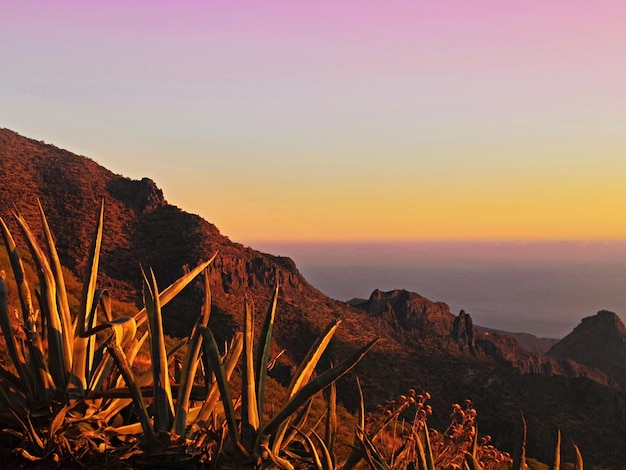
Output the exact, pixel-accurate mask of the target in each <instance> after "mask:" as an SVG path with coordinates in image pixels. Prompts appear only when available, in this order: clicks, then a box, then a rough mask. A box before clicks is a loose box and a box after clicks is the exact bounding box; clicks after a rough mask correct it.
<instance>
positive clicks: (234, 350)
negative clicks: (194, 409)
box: [187, 329, 243, 438]
mask: <svg viewBox="0 0 626 470" xmlns="http://www.w3.org/2000/svg"><path fill="white" fill-rule="evenodd" d="M200 330H201V332H202V329H200ZM203 336H205V333H203ZM204 346H205V347H206V350H207V351H206V353H205V355H206V356H207V357H208V356H210V352H209V348H208V347H207V343H206V339H205V341H204ZM242 352H243V334H242V333H237V334H236V335H235V338H234V339H233V341H232V343H231V346H230V348H229V349H228V351H227V353H226V357H225V358H224V360H223V364H224V373H225V379H226V382H227V383H228V381H229V380H230V377H231V375H232V373H233V371H234V370H235V367H236V366H237V363H238V362H239V358H240V357H241V353H242ZM218 355H219V352H218ZM211 370H212V367H211V362H210V361H209V367H208V368H207V370H206V372H205V373H206V374H207V376H208V377H210V376H211V375H212V374H213V373H212V372H211ZM219 397H220V388H219V386H218V383H217V380H215V381H214V382H213V383H212V384H211V388H210V390H209V393H208V395H207V398H206V399H205V400H204V403H203V404H202V407H201V409H200V411H199V412H198V414H197V416H196V419H195V421H194V424H193V426H194V429H193V430H191V431H189V432H187V436H188V438H191V437H192V436H193V434H194V432H195V431H196V430H197V429H198V428H200V427H201V426H204V423H206V421H207V420H208V419H209V416H210V415H211V413H213V412H214V410H215V405H216V403H217V400H218V398H219Z"/></svg>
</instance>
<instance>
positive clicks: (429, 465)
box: [423, 423, 435, 470]
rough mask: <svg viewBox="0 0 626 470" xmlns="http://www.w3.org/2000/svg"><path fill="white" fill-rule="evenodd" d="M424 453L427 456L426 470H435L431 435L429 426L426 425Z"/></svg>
mask: <svg viewBox="0 0 626 470" xmlns="http://www.w3.org/2000/svg"><path fill="white" fill-rule="evenodd" d="M423 431H424V453H425V455H426V468H427V469H428V470H435V459H434V458H433V449H432V448H431V446H430V435H429V433H428V426H427V425H426V423H424V427H423Z"/></svg>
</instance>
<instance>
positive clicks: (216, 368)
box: [200, 328, 241, 447]
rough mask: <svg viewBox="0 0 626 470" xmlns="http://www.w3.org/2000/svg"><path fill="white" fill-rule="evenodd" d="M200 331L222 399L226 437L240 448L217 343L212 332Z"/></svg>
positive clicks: (228, 387)
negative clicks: (226, 428) (226, 430)
mask: <svg viewBox="0 0 626 470" xmlns="http://www.w3.org/2000/svg"><path fill="white" fill-rule="evenodd" d="M200 331H201V332H202V335H203V336H204V342H205V344H206V346H207V354H208V358H209V361H210V363H211V368H212V369H213V373H214V374H215V381H216V382H217V385H218V387H219V390H220V395H221V397H222V404H223V405H224V413H225V414H226V424H227V426H228V435H229V436H230V439H231V440H232V442H233V445H234V446H236V447H238V446H241V443H240V441H239V433H238V430H237V420H236V418H235V409H234V407H233V398H232V395H231V393H230V384H229V383H228V377H227V375H226V370H225V368H224V363H223V362H222V358H221V356H220V352H219V349H218V348H217V343H216V342H215V338H214V337H213V332H211V330H210V329H209V328H200Z"/></svg>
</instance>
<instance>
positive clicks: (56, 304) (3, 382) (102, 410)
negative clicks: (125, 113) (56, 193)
mask: <svg viewBox="0 0 626 470" xmlns="http://www.w3.org/2000/svg"><path fill="white" fill-rule="evenodd" d="M39 210H40V216H41V222H42V227H43V231H44V236H45V241H46V248H47V250H46V251H44V249H42V248H41V246H40V245H39V243H38V242H37V240H36V238H35V236H34V235H33V232H32V230H31V229H30V228H29V226H28V224H27V223H26V221H25V220H24V218H23V217H22V216H21V215H20V214H19V212H17V211H14V216H15V219H16V221H17V223H18V226H19V228H20V229H21V232H22V234H23V236H24V238H25V240H26V242H27V245H28V248H29V250H30V253H31V255H32V258H33V261H34V264H35V267H36V271H37V275H38V280H39V284H38V285H37V286H36V289H35V295H36V298H37V302H38V306H39V309H35V307H34V305H33V302H32V297H31V288H30V286H29V283H28V281H27V279H26V276H25V273H24V265H23V262H22V259H21V257H20V254H19V252H18V249H17V245H16V243H15V241H14V238H13V236H12V234H11V233H10V231H9V229H8V227H7V225H6V224H5V222H4V220H2V219H0V228H1V230H2V235H3V238H4V242H5V246H6V249H7V252H8V254H9V259H10V261H11V266H12V270H13V274H14V277H15V281H16V285H17V290H18V296H19V301H20V305H21V310H22V319H21V320H22V321H21V328H22V329H23V331H24V336H25V340H23V341H22V340H21V339H20V338H18V337H16V335H15V334H14V329H13V325H12V324H11V320H10V316H9V309H8V305H7V295H6V284H5V282H4V280H5V276H6V273H5V272H4V271H2V276H0V328H1V329H2V333H3V336H4V339H5V342H6V348H7V351H8V353H9V357H10V359H11V361H12V364H13V368H12V369H11V368H8V367H5V366H2V365H0V408H1V409H2V411H3V413H2V421H3V424H4V425H5V426H9V429H11V430H12V431H11V432H12V433H13V434H14V435H17V436H18V437H21V438H22V439H23V440H24V441H26V442H28V443H29V444H30V445H31V450H33V449H34V454H31V453H30V452H29V451H28V450H26V449H22V455H24V456H25V457H27V458H31V459H35V458H43V457H46V456H47V455H49V454H50V453H51V452H53V450H51V449H52V447H54V445H53V443H54V442H55V439H56V437H57V436H55V435H56V433H58V432H62V431H63V430H66V424H68V423H77V422H81V423H82V424H81V425H82V426H83V429H82V431H83V432H81V433H79V434H81V435H82V436H83V437H85V435H87V434H88V433H86V432H85V429H84V426H86V424H85V421H86V420H89V421H90V423H91V429H92V430H93V431H94V432H96V430H98V428H99V424H97V423H108V422H110V421H111V420H112V419H113V418H114V417H116V416H117V415H119V412H120V411H121V410H122V409H123V408H125V407H126V406H127V405H128V404H129V403H132V397H133V394H135V397H136V398H137V399H139V398H140V397H142V396H143V395H142V394H143V391H142V390H141V387H147V386H150V385H152V384H157V386H154V392H153V394H154V396H155V397H156V399H157V400H158V403H159V404H161V402H162V401H163V400H164V399H165V400H167V396H168V395H167V390H166V392H165V398H164V397H163V395H162V394H161V387H165V386H166V385H164V384H165V383H166V382H164V381H163V375H164V374H165V371H166V368H167V363H166V361H167V357H168V355H167V354H161V353H163V352H164V351H165V349H164V345H163V334H162V326H161V325H162V323H161V318H160V307H161V306H162V305H165V304H166V303H168V302H169V301H170V300H171V299H172V298H173V297H175V296H176V295H177V294H178V293H179V292H180V291H181V290H182V289H183V288H184V287H185V286H186V285H188V284H189V283H190V282H191V281H192V280H193V279H194V278H195V277H196V276H197V275H198V274H200V273H201V272H202V271H204V270H205V269H206V268H207V267H208V266H209V265H210V264H211V262H212V261H213V259H214V258H215V256H214V257H213V258H211V259H210V260H208V261H206V262H203V263H201V264H200V265H199V266H198V267H196V268H195V269H194V270H192V271H190V272H189V273H187V274H185V275H184V276H183V277H181V278H180V279H178V280H177V281H176V282H174V283H173V284H172V285H171V286H170V287H168V288H167V289H165V290H164V291H163V293H161V294H159V295H157V296H154V287H152V290H150V289H151V286H150V285H148V284H147V282H148V281H147V278H146V276H145V275H144V283H145V285H146V289H145V291H148V294H147V295H146V299H147V300H146V308H145V309H143V310H141V311H140V312H138V313H137V314H136V315H135V316H134V317H129V316H127V317H119V318H113V314H112V311H111V301H110V297H109V294H108V292H107V291H106V290H102V289H97V288H96V279H97V271H98V264H99V252H100V245H101V240H102V225H103V213H104V204H103V205H102V206H101V208H100V212H99V216H98V220H97V224H96V231H95V234H94V237H93V241H92V244H91V248H90V252H89V257H88V263H87V266H88V268H87V270H86V274H85V279H84V283H83V291H82V296H81V301H80V306H79V309H78V313H77V314H76V315H75V316H74V317H73V318H72V316H71V314H70V308H69V303H68V296H67V292H66V288H65V282H64V278H63V272H62V269H61V264H60V262H59V257H58V254H57V250H56V247H55V245H54V242H53V235H52V233H51V231H50V228H49V226H48V223H47V220H46V217H45V214H44V211H43V209H42V208H41V205H39ZM205 278H206V275H205ZM152 281H153V285H155V283H154V278H153V279H152ZM205 283H208V281H205ZM150 292H152V293H150ZM207 292H208V289H207ZM207 295H209V296H210V293H208V294H207ZM209 305H210V300H209ZM209 308H210V307H209ZM98 312H101V314H102V316H103V317H104V318H105V320H106V321H105V322H104V323H102V324H100V325H97V324H96V323H97V319H98ZM157 315H158V316H157ZM204 318H205V320H207V319H208V315H207V314H205V315H204ZM146 320H150V323H151V328H149V331H150V332H155V333H154V334H152V336H151V351H152V352H153V360H154V362H153V363H154V364H157V367H156V368H155V367H152V369H151V370H152V373H151V375H150V374H144V375H142V376H141V377H138V378H136V379H135V378H134V377H132V376H131V375H130V374H132V370H131V365H132V363H133V361H134V358H135V357H136V355H137V352H138V351H139V348H140V346H141V344H142V343H143V342H144V341H145V339H146V338H147V337H148V332H146V333H144V334H143V335H139V336H138V329H137V328H138V327H139V326H140V325H141V324H142V323H144V322H145V321H146ZM204 324H206V323H204ZM105 329H109V330H110V333H109V335H107V336H105V337H104V339H103V340H100V341H98V339H97V337H96V336H95V333H97V332H99V331H102V330H105ZM197 337H199V335H198V334H196V338H197ZM157 352H158V355H157V356H155V354H157ZM171 353H172V352H170V357H171ZM196 355H197V351H196ZM155 357H156V359H155ZM191 362H193V361H191ZM114 365H117V367H114ZM193 372H194V374H195V370H194V371H193ZM131 377H132V378H133V380H131V381H130V382H129V381H128V380H127V379H129V378H131ZM124 381H125V383H126V384H127V385H128V390H127V391H126V394H124V391H123V390H122V391H120V390H119V385H120V384H121V383H122V382H124ZM167 383H169V382H167ZM190 392H191V390H190V389H189V390H186V391H185V392H184V393H183V395H182V396H181V400H180V403H181V404H180V405H179V407H178V409H182V408H184V407H185V405H184V403H185V394H186V396H187V398H188V395H189V394H190ZM170 402H171V400H170ZM155 409H156V408H155ZM143 411H145V409H140V411H139V419H140V421H142V420H143V421H146V423H147V421H150V422H152V421H155V418H156V424H155V429H156V430H157V431H161V430H163V427H164V426H165V427H167V426H169V425H170V421H169V420H170V417H168V416H166V417H165V421H164V418H163V417H162V416H161V415H159V416H158V417H155V418H152V417H151V418H149V419H146V416H145V415H144V414H143V413H142V412H143ZM40 422H43V424H40ZM16 429H17V430H16ZM19 429H21V432H20V431H18V430H19ZM167 430H168V431H169V428H168V429H167ZM100 437H101V438H102V439H105V436H104V435H101V436H100ZM150 437H152V434H148V438H150ZM51 446H52V447H51ZM69 448H70V449H71V446H70V447H69Z"/></svg>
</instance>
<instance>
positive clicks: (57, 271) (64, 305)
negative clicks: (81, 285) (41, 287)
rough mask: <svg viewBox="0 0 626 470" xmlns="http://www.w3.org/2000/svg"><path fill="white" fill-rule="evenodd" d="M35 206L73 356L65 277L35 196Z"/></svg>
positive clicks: (68, 344) (41, 208) (42, 211)
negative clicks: (37, 209)
mask: <svg viewBox="0 0 626 470" xmlns="http://www.w3.org/2000/svg"><path fill="white" fill-rule="evenodd" d="M37 206H38V207H39V216H40V218H41V226H42V228H43V233H44V237H45V240H46V244H47V246H48V253H49V255H50V267H51V269H52V272H53V274H54V279H55V281H56V286H57V300H58V303H59V313H60V318H61V326H62V330H63V337H64V342H65V345H66V347H68V348H69V350H68V352H69V356H70V358H72V357H73V352H72V348H73V346H74V344H73V342H74V339H73V338H72V318H71V315H70V306H69V302H68V300H67V291H66V289H65V277H64V276H63V270H62V269H61V261H60V260H59V254H58V253H57V249H56V245H55V243H54V237H53V236H52V231H51V230H50V226H49V225H48V219H47V218H46V214H45V213H44V210H43V207H42V206H41V201H40V200H39V198H37Z"/></svg>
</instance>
